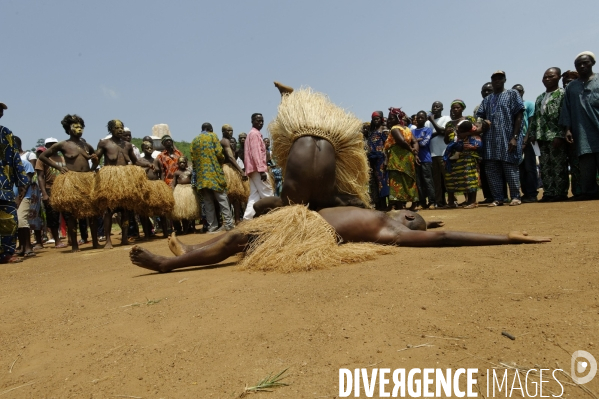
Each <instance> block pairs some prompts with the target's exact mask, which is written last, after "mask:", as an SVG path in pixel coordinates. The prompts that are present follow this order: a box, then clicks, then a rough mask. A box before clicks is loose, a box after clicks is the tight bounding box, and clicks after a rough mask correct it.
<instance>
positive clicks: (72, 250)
mask: <svg viewBox="0 0 599 399" xmlns="http://www.w3.org/2000/svg"><path fill="white" fill-rule="evenodd" d="M74 252H79V248H73V249H71V253H74Z"/></svg>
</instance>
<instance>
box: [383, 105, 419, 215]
mask: <svg viewBox="0 0 599 399" xmlns="http://www.w3.org/2000/svg"><path fill="white" fill-rule="evenodd" d="M396 125H399V117H398V116H397V115H395V114H389V116H388V117H387V127H388V128H389V129H391V131H390V133H391V135H392V136H393V138H394V139H395V145H398V146H400V147H402V148H405V149H406V150H409V151H411V152H412V154H414V162H416V165H420V159H418V151H419V146H418V142H417V141H416V140H415V139H414V136H412V139H411V141H410V142H409V143H408V142H407V141H406V140H405V139H404V137H403V134H401V132H400V131H399V129H397V128H393V126H396ZM396 206H398V207H399V208H400V209H403V208H404V207H405V204H404V203H398V204H396ZM415 206H416V203H412V208H414V207H415Z"/></svg>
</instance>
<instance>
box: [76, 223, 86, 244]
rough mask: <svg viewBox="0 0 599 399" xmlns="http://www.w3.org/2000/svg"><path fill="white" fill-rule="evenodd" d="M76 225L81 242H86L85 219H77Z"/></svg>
mask: <svg viewBox="0 0 599 399" xmlns="http://www.w3.org/2000/svg"><path fill="white" fill-rule="evenodd" d="M77 224H78V225H79V234H80V235H81V241H83V242H87V238H88V235H87V219H86V218H83V219H79V220H78V221H77Z"/></svg>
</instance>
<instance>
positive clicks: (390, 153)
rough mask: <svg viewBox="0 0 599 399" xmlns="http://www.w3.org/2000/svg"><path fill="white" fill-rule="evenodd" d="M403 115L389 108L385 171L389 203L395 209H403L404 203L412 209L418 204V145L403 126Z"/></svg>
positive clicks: (397, 110)
mask: <svg viewBox="0 0 599 399" xmlns="http://www.w3.org/2000/svg"><path fill="white" fill-rule="evenodd" d="M404 116H405V113H404V112H402V111H401V109H400V108H393V107H391V108H389V117H388V119H387V126H389V127H390V129H391V132H390V133H391V134H389V136H388V137H387V140H386V141H385V151H386V153H387V158H388V162H387V171H388V173H389V203H390V204H393V205H395V208H396V209H404V208H405V207H406V202H412V207H414V206H415V204H416V202H418V188H417V186H416V167H415V162H418V158H417V157H416V156H415V155H416V154H418V143H417V142H416V140H414V137H413V136H412V131H411V130H410V129H408V128H407V127H405V126H404V122H403V117H404Z"/></svg>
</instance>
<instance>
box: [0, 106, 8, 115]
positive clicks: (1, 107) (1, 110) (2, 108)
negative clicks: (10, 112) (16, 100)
mask: <svg viewBox="0 0 599 399" xmlns="http://www.w3.org/2000/svg"><path fill="white" fill-rule="evenodd" d="M5 109H8V107H7V106H6V104H4V103H0V118H2V117H3V116H4V110H5Z"/></svg>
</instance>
